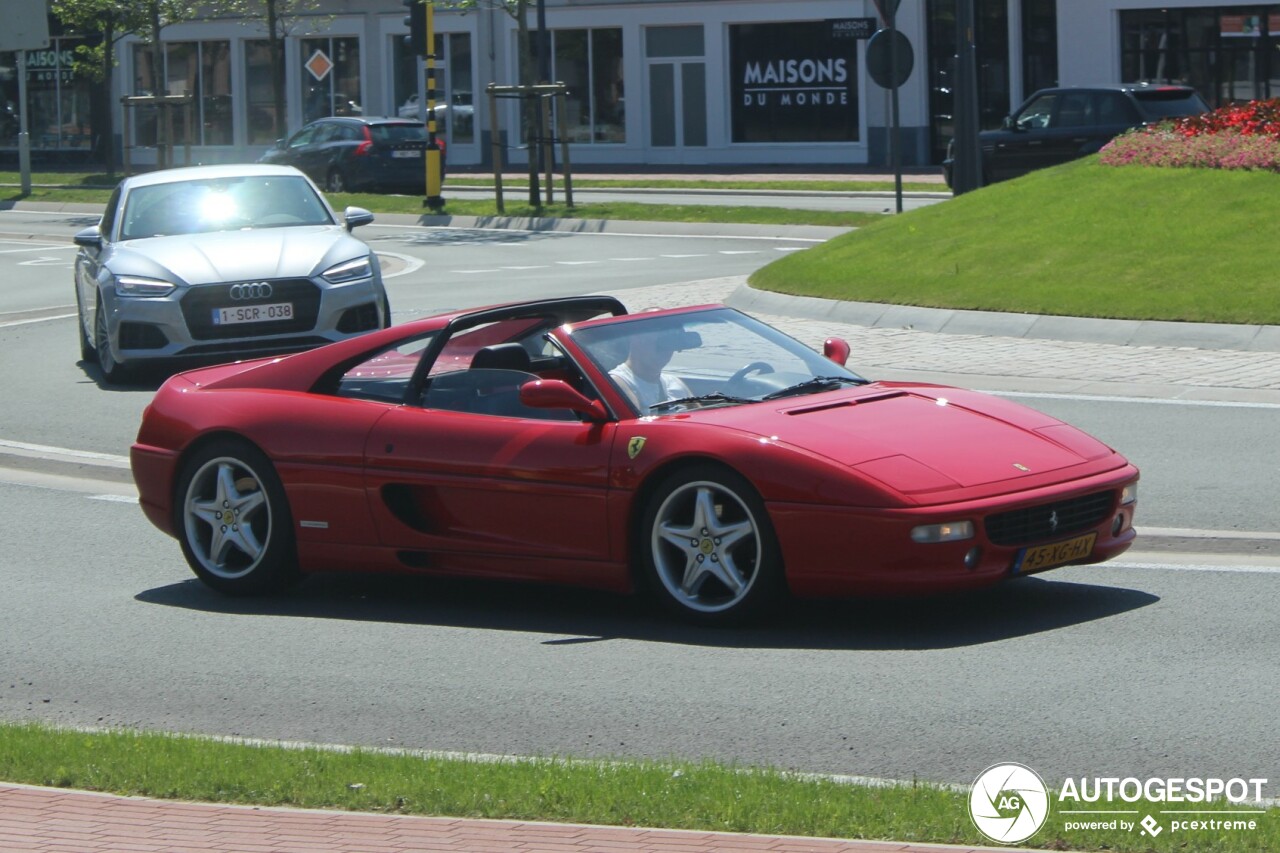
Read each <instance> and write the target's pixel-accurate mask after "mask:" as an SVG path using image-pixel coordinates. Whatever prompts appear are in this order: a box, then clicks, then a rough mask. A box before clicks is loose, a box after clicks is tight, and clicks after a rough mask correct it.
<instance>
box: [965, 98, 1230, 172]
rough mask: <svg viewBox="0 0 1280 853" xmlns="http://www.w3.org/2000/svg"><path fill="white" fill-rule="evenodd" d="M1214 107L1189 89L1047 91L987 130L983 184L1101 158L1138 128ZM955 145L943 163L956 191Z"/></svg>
mask: <svg viewBox="0 0 1280 853" xmlns="http://www.w3.org/2000/svg"><path fill="white" fill-rule="evenodd" d="M1208 111H1209V106H1208V105H1207V104H1206V103H1205V102H1204V99H1203V98H1201V97H1200V95H1199V93H1198V92H1196V90H1195V89H1192V88H1191V87H1189V86H1165V85H1154V84H1148V83H1124V84H1115V85H1104V86H1078V87H1071V88H1061V89H1041V90H1040V91H1038V92H1036V93H1035V94H1034V95H1032V96H1031V97H1030V98H1027V100H1026V102H1025V103H1023V105H1022V106H1021V107H1019V108H1018V109H1017V110H1016V111H1015V112H1014V113H1013V115H1011V116H1009V117H1007V118H1006V119H1005V120H1004V125H1003V126H1002V127H1001V128H1000V129H999V130H984V131H982V133H980V134H979V135H978V138H979V140H980V141H981V144H982V182H983V184H990V183H993V182H995V181H1004V180H1008V179H1009V178H1016V177H1018V176H1020V175H1025V174H1026V173H1027V172H1030V171H1033V170H1035V169H1043V168H1044V167H1046V166H1056V165H1058V164H1059V163H1066V162H1067V161H1068V160H1075V159H1077V158H1078V157H1084V156H1086V155H1088V154H1094V153H1096V152H1097V151H1098V150H1099V149H1100V148H1102V146H1103V145H1106V144H1107V143H1108V142H1110V141H1111V140H1112V139H1114V138H1115V137H1117V136H1119V135H1120V134H1121V133H1124V132H1125V131H1126V130H1129V129H1130V128H1134V127H1141V126H1142V125H1145V124H1155V123H1157V122H1160V121H1162V120H1164V119H1167V118H1178V117H1181V116H1190V115H1198V114H1200V113H1204V112H1208ZM952 160H953V144H948V146H947V159H945V160H943V161H942V170H943V175H944V176H945V177H946V179H947V186H951V164H952Z"/></svg>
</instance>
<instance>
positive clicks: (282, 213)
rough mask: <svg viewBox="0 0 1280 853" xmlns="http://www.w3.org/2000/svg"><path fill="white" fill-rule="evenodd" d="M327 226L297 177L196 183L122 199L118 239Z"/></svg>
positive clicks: (316, 200) (156, 187) (140, 190)
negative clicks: (293, 226)
mask: <svg viewBox="0 0 1280 853" xmlns="http://www.w3.org/2000/svg"><path fill="white" fill-rule="evenodd" d="M332 224H333V217H332V216H331V214H330V213H329V210H328V208H326V207H325V205H324V203H323V202H322V201H321V200H320V197H319V196H318V195H317V194H316V192H315V190H314V189H312V187H311V184H310V183H308V182H307V180H306V179H305V178H302V177H300V176H294V175H261V176H258V175H255V176H243V177H219V178H201V179H195V180H189V181H172V182H169V183H163V184H151V185H147V186H140V187H135V188H134V189H133V190H132V191H130V192H129V194H128V195H127V196H126V198H125V206H124V215H123V216H122V217H121V226H120V239H121V240H138V239H142V238H145V237H162V236H172V235H175V234H202V233H205V232H209V231H240V230H245V229H253V228H279V227H285V226H290V225H332Z"/></svg>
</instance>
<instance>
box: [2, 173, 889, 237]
mask: <svg viewBox="0 0 1280 853" xmlns="http://www.w3.org/2000/svg"><path fill="white" fill-rule="evenodd" d="M116 180H118V178H116V179H108V177H107V176H105V175H95V174H88V173H47V174H40V175H33V176H32V186H31V192H30V193H25V194H24V193H23V192H21V190H20V189H18V188H12V189H11V190H10V192H8V193H5V192H4V191H3V190H2V189H0V203H2V202H17V201H42V202H51V203H56V204H105V203H106V201H107V198H108V197H109V196H110V194H111V187H113V186H114V184H115V181H116ZM16 183H17V175H16V173H12V172H0V185H3V184H16ZM524 193H527V189H526V190H525V191H524ZM524 193H522V192H520V191H518V190H517V189H513V188H507V189H506V190H505V191H504V193H503V200H504V202H505V205H504V208H505V209H504V212H503V213H502V214H499V213H498V206H497V201H496V200H495V199H467V200H462V199H453V198H450V197H449V187H448V185H446V186H445V188H444V195H443V197H444V199H445V209H444V210H443V211H442V212H443V213H446V214H449V215H451V216H478V217H496V216H499V215H501V216H509V217H515V218H524V217H542V218H549V219H574V220H580V219H616V220H623V221H649V222H690V223H693V222H717V223H730V224H743V225H825V226H832V227H837V228H856V227H859V226H862V225H866V224H867V223H869V222H875V221H877V220H879V219H882V218H883V215H882V214H879V213H861V212H857V211H824V210H793V209H787V208H775V207H754V206H741V207H732V206H727V205H714V204H706V205H668V204H644V203H641V202H618V203H607V204H605V203H596V202H587V203H585V204H578V205H575V206H574V207H567V206H565V204H564V203H563V199H564V189H563V187H562V186H561V185H559V184H557V186H556V196H555V197H556V198H557V199H559V200H560V203H558V204H549V205H543V206H542V207H539V208H535V207H532V206H530V205H529V204H528V198H527V196H526V195H524ZM326 195H327V197H328V199H329V203H330V204H332V205H333V207H334V208H335V209H337V210H339V211H341V210H342V209H343V208H344V207H347V206H349V205H355V206H357V207H363V208H367V209H368V210H371V211H373V212H374V213H403V214H410V215H419V216H421V215H426V214H429V213H430V212H431V211H429V210H427V209H426V208H424V207H423V205H422V196H417V195H393V194H380V193H327V194H326Z"/></svg>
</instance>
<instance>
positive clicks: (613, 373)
mask: <svg viewBox="0 0 1280 853" xmlns="http://www.w3.org/2000/svg"><path fill="white" fill-rule="evenodd" d="M681 335H682V333H681V332H677V331H655V332H640V333H638V334H635V335H632V336H631V338H630V340H629V341H628V351H627V360H626V361H624V362H622V363H621V364H619V365H618V366H617V367H615V368H614V369H613V370H610V371H609V376H610V377H612V378H613V380H614V381H615V382H616V383H617V384H618V387H619V388H621V389H622V391H623V393H625V394H626V395H627V396H628V397H630V398H631V400H632V402H634V403H635V404H636V407H637V408H638V409H639V410H640V413H641V414H648V413H649V412H650V411H651V407H653V406H654V405H656V404H658V403H663V402H666V401H667V400H682V399H684V398H685V397H692V396H693V392H692V391H690V390H689V386H688V385H685V384H684V382H683V381H682V380H681V379H680V378H679V377H678V376H675V375H674V374H671V373H667V372H666V371H664V370H663V368H664V367H666V366H667V364H668V362H670V361H671V356H673V355H675V351H676V350H677V349H680V348H681V347H680V344H681Z"/></svg>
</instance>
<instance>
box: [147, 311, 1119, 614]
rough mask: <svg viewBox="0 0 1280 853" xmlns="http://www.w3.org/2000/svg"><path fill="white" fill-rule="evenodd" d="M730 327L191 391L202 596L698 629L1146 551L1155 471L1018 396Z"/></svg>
mask: <svg viewBox="0 0 1280 853" xmlns="http://www.w3.org/2000/svg"><path fill="white" fill-rule="evenodd" d="M848 355H849V346H848V345H847V344H846V343H844V342H843V341H841V340H839V339H831V340H828V341H827V342H826V343H825V345H824V351H823V353H821V354H819V353H817V352H815V351H813V350H812V349H809V348H808V347H806V346H804V345H803V344H801V343H799V342H798V341H796V340H793V339H792V338H789V337H787V336H786V335H784V334H782V333H780V332H778V331H777V330H775V329H773V328H771V327H769V326H767V325H765V324H763V323H760V322H758V321H756V320H754V319H752V318H751V317H748V316H746V315H744V314H742V313H740V312H738V311H735V310H733V309H730V308H726V307H723V306H717V305H708V306H700V307H693V308H681V309H675V310H666V311H654V312H645V313H640V314H628V313H627V312H626V309H625V308H624V307H623V306H622V304H621V303H619V302H618V301H617V300H615V299H613V298H609V297H600V296H593V297H575V298H568V299H556V300H549V301H540V302H527V303H519V304H514V305H505V306H499V307H495V308H486V309H483V310H477V311H471V312H466V313H456V314H450V315H445V316H439V317H432V318H428V319H424V320H418V321H415V322H411V323H407V324H404V325H400V326H395V327H392V328H390V329H385V330H382V331H377V332H373V333H370V334H368V335H365V336H363V337H360V338H355V339H351V340H347V341H342V342H340V343H335V344H331V345H329V346H326V347H323V348H320V349H316V350H313V351H310V352H304V353H300V354H298V355H292V356H288V357H284V358H274V359H264V360H259V361H248V362H242V363H237V364H228V365H223V366H219V367H211V368H205V369H201V370H193V371H190V372H187V373H182V374H179V375H176V376H174V377H172V378H171V379H169V380H168V381H167V382H165V384H164V385H163V386H162V387H161V388H160V390H159V391H158V392H157V393H156V396H155V399H154V400H153V401H152V403H151V405H150V406H149V407H148V408H147V410H146V413H145V414H144V416H143V420H142V427H141V430H140V431H139V434H138V440H137V442H136V443H135V444H134V446H133V449H132V463H133V473H134V478H135V480H136V481H137V485H138V491H139V495H140V497H141V503H142V507H143V509H144V510H145V512H146V514H147V517H148V518H150V519H151V521H152V522H153V523H154V524H155V525H156V526H157V527H159V528H160V529H161V530H163V531H164V532H165V533H168V534H170V535H171V536H174V537H176V538H177V539H178V541H179V542H180V543H181V545H182V551H183V554H184V555H185V557H186V559H187V561H188V562H189V563H190V564H191V567H192V569H193V570H194V571H195V573H196V575H197V576H198V577H199V578H200V579H201V580H203V581H204V582H205V583H207V584H208V585H209V586H211V587H214V588H216V589H218V590H221V591H223V592H226V593H231V594H251V593H263V592H268V591H272V590H277V589H281V588H283V587H285V586H286V585H288V584H289V583H290V582H292V581H294V580H295V579H296V578H298V577H299V576H300V575H301V574H302V573H305V572H317V571H332V570H342V571H351V570H355V571H381V572H424V573H433V574H452V575H469V576H475V577H492V578H518V579H522V580H539V581H549V582H555V583H564V584H576V585H582V586H591V587H597V588H603V589H610V590H620V591H625V590H630V589H633V588H636V587H640V588H645V589H647V590H649V591H650V592H652V593H653V594H654V595H655V596H657V597H658V598H659V599H660V600H661V601H662V602H663V603H665V605H667V606H668V607H669V608H671V609H672V610H673V611H674V612H676V613H677V614H679V615H681V616H684V617H686V618H690V619H693V620H695V621H701V622H707V623H718V622H732V621H740V620H742V619H744V618H748V617H753V616H757V615H760V614H761V613H762V612H763V611H765V610H767V609H768V608H770V607H771V606H772V605H774V604H776V603H777V602H778V601H779V600H780V599H781V598H782V597H783V596H784V595H786V594H788V593H789V594H792V595H796V596H806V597H812V596H858V595H873V594H903V593H934V592H939V591H944V590H952V589H960V588H968V587H977V586H981V585H984V584H992V583H995V582H997V581H1001V580H1005V579H1008V578H1012V577H1018V576H1020V575H1026V574H1031V573H1033V572H1039V571H1043V570H1045V569H1051V568H1054V567H1056V566H1062V565H1067V564H1077V563H1096V562H1099V561H1102V560H1106V559H1108V558H1110V557H1113V556H1115V555H1117V554H1119V553H1121V552H1122V551H1124V550H1125V549H1126V548H1128V547H1129V545H1130V543H1132V541H1133V539H1134V529H1133V513H1134V507H1135V502H1136V498H1137V482H1138V471H1137V469H1136V468H1134V466H1133V465H1131V464H1129V462H1127V461H1126V460H1125V459H1124V457H1122V456H1121V455H1120V454H1118V453H1116V452H1115V451H1114V450H1112V449H1111V448H1109V447H1107V446H1106V445H1104V444H1102V443H1101V442H1099V441H1097V440H1095V439H1093V438H1091V437H1089V436H1088V435H1086V434H1084V433H1083V432H1081V431H1079V430H1077V429H1075V428H1074V427H1071V426H1068V425H1067V424H1064V423H1062V422H1060V421H1057V420H1055V419H1053V418H1051V417H1049V416H1047V415H1043V414H1041V413H1039V412H1036V411H1033V410H1031V409H1027V408H1024V407H1022V406H1019V405H1016V404H1014V403H1010V402H1007V401H1005V400H1002V399H998V398H993V397H990V396H985V395H982V394H978V393H975V392H971V391H963V390H960V389H956V388H947V387H942V386H937V385H924V384H912V383H901V382H870V381H868V380H866V379H863V378H862V377H860V376H858V375H857V374H856V373H853V372H851V371H849V370H848V369H846V368H845V366H844V363H845V361H846V360H847V358H848Z"/></svg>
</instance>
